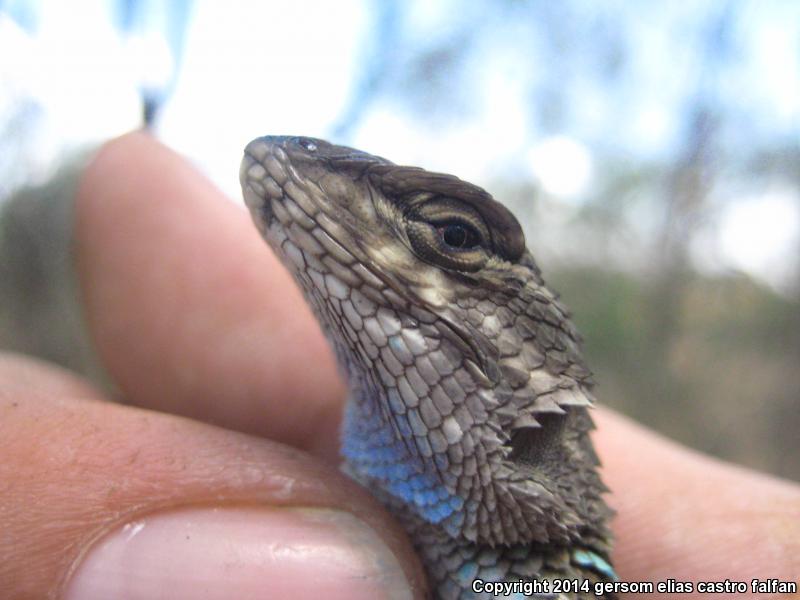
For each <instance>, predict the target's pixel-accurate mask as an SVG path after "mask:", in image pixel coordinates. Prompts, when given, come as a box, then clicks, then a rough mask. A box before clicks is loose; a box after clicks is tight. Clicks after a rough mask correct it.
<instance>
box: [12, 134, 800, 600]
mask: <svg viewBox="0 0 800 600" xmlns="http://www.w3.org/2000/svg"><path fill="white" fill-rule="evenodd" d="M75 227H76V228H75V251H76V252H75V256H76V260H77V268H78V274H79V279H80V282H81V291H82V296H83V298H84V304H85V310H86V321H87V326H88V328H89V330H90V332H91V334H92V337H93V339H94V341H95V345H96V348H97V350H98V353H99V355H100V357H101V359H102V361H103V363H104V365H105V367H106V369H107V370H108V372H109V373H110V374H111V376H112V378H113V379H114V381H115V382H116V383H117V385H118V386H119V389H120V391H121V396H122V398H123V400H124V401H125V402H126V403H127V404H128V405H130V406H121V405H118V404H111V403H106V402H100V401H99V400H102V394H101V393H100V392H98V391H97V390H95V389H94V388H93V387H92V386H91V385H90V384H88V383H87V382H85V381H82V380H80V379H78V378H76V377H74V376H72V375H69V374H67V373H65V372H63V371H59V370H57V369H55V368H52V367H47V366H44V365H42V364H39V363H35V362H31V361H28V360H26V359H21V358H14V357H7V358H5V359H4V360H3V361H2V362H0V411H2V416H0V455H2V456H4V457H6V458H5V459H4V461H3V463H2V465H0V531H2V535H0V557H2V559H3V560H2V563H0V590H9V591H10V593H7V594H5V596H4V597H9V598H28V597H35V598H39V597H57V598H70V599H71V598H81V599H89V598H111V597H113V598H120V599H124V598H137V599H138V598H142V599H144V598H154V597H164V596H159V595H158V594H162V595H163V594H166V596H168V597H169V598H184V597H185V598H197V597H204V598H220V599H221V598H248V597H253V598H255V597H283V596H288V595H290V594H291V595H292V596H294V597H296V598H298V599H299V598H305V597H308V598H317V597H326V598H337V597H341V598H359V597H369V598H380V597H391V598H406V597H410V596H411V594H416V595H417V596H419V595H421V589H422V584H421V574H420V573H421V572H420V569H419V566H418V564H417V562H416V560H415V558H414V557H413V554H412V552H411V550H410V548H409V546H408V543H407V541H406V540H405V538H404V536H403V535H402V533H401V532H400V531H399V529H398V528H397V527H396V526H395V525H394V524H393V523H392V521H391V519H390V518H389V517H388V516H387V515H386V513H385V512H384V511H383V510H382V509H381V508H380V507H379V506H377V504H376V503H375V502H373V501H372V500H371V499H370V498H369V496H368V494H367V493H366V492H365V491H364V490H362V489H361V488H359V487H358V486H356V485H355V484H353V483H351V482H349V481H348V480H347V479H346V478H345V477H343V476H341V475H339V474H338V472H337V469H336V466H335V465H336V462H337V451H336V447H337V427H338V420H339V414H340V409H341V406H342V402H343V398H344V388H343V386H342V383H341V382H340V380H339V378H338V377H337V375H336V371H335V368H334V366H333V362H332V359H331V356H330V353H329V351H328V349H327V346H326V345H325V343H324V340H323V339H322V336H321V335H320V333H319V330H318V328H317V326H316V324H315V322H314V320H313V317H312V316H311V314H310V312H309V310H308V309H307V308H306V305H305V303H304V301H303V300H302V298H301V296H300V294H299V292H298V291H297V289H296V288H295V286H294V284H293V283H292V282H291V279H290V278H289V276H288V274H286V272H285V271H284V270H283V268H282V267H281V266H280V265H279V263H278V262H277V261H276V259H275V258H274V257H273V256H272V255H271V253H270V252H269V251H268V250H267V249H266V246H265V245H264V243H263V242H262V240H261V239H260V237H259V236H258V234H257V233H256V231H255V228H253V226H252V225H251V223H250V221H249V217H248V216H247V215H246V213H245V212H244V211H243V210H240V209H238V208H237V207H235V206H234V205H233V204H231V203H228V202H225V199H224V198H223V197H221V194H220V193H219V192H218V191H217V190H216V189H214V188H213V187H212V186H211V185H210V184H209V183H208V182H207V181H206V180H205V179H204V178H203V177H202V176H200V175H199V174H198V173H197V172H196V171H194V170H193V169H192V168H191V167H189V166H188V165H187V164H186V162H185V161H184V160H182V159H181V158H180V157H178V156H177V155H175V154H174V153H172V152H171V151H169V150H167V149H166V148H164V147H163V146H161V145H159V144H158V143H157V142H155V141H154V140H153V139H151V138H150V137H148V136H146V135H143V134H131V135H128V136H125V137H123V138H120V139H118V140H115V141H114V142H111V143H110V144H108V145H107V146H106V147H105V148H104V149H103V150H101V152H100V153H99V154H98V155H97V157H96V158H95V159H94V161H93V162H92V164H91V165H90V166H89V167H88V168H87V170H86V171H85V173H84V175H83V178H82V182H81V185H80V188H79V191H78V197H77V200H76V226H75ZM170 413H171V414H170ZM171 415H180V416H179V417H176V416H171ZM185 417H188V418H185ZM596 417H597V420H598V423H599V431H598V432H597V435H596V436H595V441H596V444H597V447H598V451H599V453H600V455H601V458H602V460H603V462H604V464H605V468H604V478H605V479H606V482H607V483H608V484H609V487H611V488H612V490H614V493H613V494H612V495H611V496H610V503H611V504H612V506H614V507H615V508H616V509H617V510H618V511H619V514H618V516H617V518H616V520H615V522H614V527H615V531H616V533H617V538H618V539H617V546H616V551H615V565H616V567H617V571H618V572H619V574H620V577H621V579H622V580H625V581H660V580H666V579H667V578H673V579H676V580H680V581H721V580H724V579H725V578H726V577H728V578H730V579H734V580H736V581H747V582H748V583H749V581H750V579H752V578H756V577H757V578H760V579H766V578H768V577H774V578H779V579H783V580H791V579H792V578H795V580H796V578H797V574H798V573H800V558H798V557H800V518H798V517H800V490H798V487H797V486H796V485H793V484H790V483H788V482H781V481H778V480H775V479H772V478H768V477H765V476H761V475H758V474H755V473H751V472H748V471H746V470H744V469H739V468H736V467H732V466H728V465H724V464H722V463H719V462H717V461H714V460H712V459H708V458H705V457H702V456H700V455H698V454H696V453H693V452H691V451H688V450H686V449H683V448H680V447H678V446H677V445H675V444H672V443H671V442H668V441H665V440H663V439H661V438H659V437H658V436H656V435H655V434H652V433H649V432H647V431H646V430H644V429H642V428H640V427H638V426H636V425H634V424H632V423H630V422H628V421H627V420H625V419H624V418H622V417H619V416H615V415H613V414H612V413H610V412H609V411H597V413H596ZM203 423H211V424H214V425H216V427H215V426H209V425H206V424H203ZM235 432H243V433H244V434H243V433H235ZM245 434H249V435H245ZM264 438H266V439H264ZM297 449H299V450H302V451H305V452H307V453H308V454H305V453H303V452H299V451H298V450H297ZM309 455H310V456H309ZM309 508H312V509H313V510H308V509H309ZM203 593H205V594H206V595H205V596H202V594H203ZM382 594H383V596H382ZM392 594H393V595H392ZM753 596H754V595H750V596H749V597H753ZM631 597H633V596H631ZM662 597H672V596H671V595H668V594H667V595H662ZM674 597H675V598H678V597H680V598H689V597H692V596H691V595H686V594H680V595H679V594H675V595H674Z"/></svg>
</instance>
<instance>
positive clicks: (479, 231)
mask: <svg viewBox="0 0 800 600" xmlns="http://www.w3.org/2000/svg"><path fill="white" fill-rule="evenodd" d="M405 229H406V235H407V236H408V241H409V242H410V244H411V249H412V250H413V251H414V253H415V254H416V255H417V256H418V257H419V258H421V259H422V260H424V261H425V262H429V263H432V264H435V265H438V266H440V267H444V268H446V269H453V270H456V271H468V272H471V271H477V270H479V269H480V268H482V267H483V265H484V264H486V261H487V260H488V258H489V256H490V255H491V254H492V253H493V247H492V242H491V239H492V238H491V234H490V233H489V228H488V227H487V226H486V223H485V222H484V220H483V218H482V217H481V215H480V213H478V211H476V210H475V209H474V208H472V207H471V206H469V205H467V204H466V203H464V202H463V201H461V200H458V199H456V198H445V197H436V198H433V199H432V200H428V201H427V202H423V203H422V204H419V205H417V206H414V207H413V208H412V209H411V210H409V211H408V213H406V219H405Z"/></svg>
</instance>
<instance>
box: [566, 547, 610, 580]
mask: <svg viewBox="0 0 800 600" xmlns="http://www.w3.org/2000/svg"><path fill="white" fill-rule="evenodd" d="M572 560H573V562H575V564H576V565H580V566H582V567H587V568H589V569H594V570H595V571H597V572H598V573H601V574H602V575H605V576H606V577H608V578H609V579H613V580H614V581H617V580H618V579H619V577H617V574H616V572H615V571H614V569H613V567H612V566H611V565H610V564H608V562H606V561H605V560H603V557H601V556H600V555H599V554H595V553H594V552H592V551H590V550H575V551H573V553H572Z"/></svg>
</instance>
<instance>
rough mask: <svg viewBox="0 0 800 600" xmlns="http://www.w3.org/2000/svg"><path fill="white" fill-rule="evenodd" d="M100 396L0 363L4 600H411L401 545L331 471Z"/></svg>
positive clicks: (265, 445)
mask: <svg viewBox="0 0 800 600" xmlns="http://www.w3.org/2000/svg"><path fill="white" fill-rule="evenodd" d="M101 399H102V398H101V397H100V395H99V394H98V392H96V391H95V390H94V389H92V388H91V387H89V386H88V385H87V384H85V383H84V382H82V381H80V380H78V379H76V378H75V377H73V376H71V375H68V374H66V373H64V372H62V371H59V370H56V369H55V368H51V367H47V366H44V365H42V364H40V363H35V362H33V361H30V360H27V359H21V358H14V357H8V356H6V357H0V455H1V456H3V457H4V458H3V460H2V461H0V557H2V560H0V590H2V592H3V593H2V594H0V595H1V596H2V597H3V598H8V599H15V598H20V599H21V598H54V597H58V598H65V599H67V600H76V599H81V600H92V599H95V598H97V599H100V598H103V599H107V598H115V599H117V600H138V599H141V600H144V599H148V600H151V599H153V598H166V597H169V598H171V599H178V600H180V599H182V598H187V599H188V598H199V597H203V598H207V599H219V600H222V599H229V598H230V599H233V598H235V599H248V598H272V597H276V598H279V597H293V598H296V599H298V600H299V599H301V598H309V599H311V598H314V599H316V598H320V597H325V598H392V599H395V598H398V599H399V598H412V597H414V596H415V595H416V596H421V595H422V583H421V582H422V576H421V573H420V570H419V566H418V565H417V564H416V561H415V559H414V558H413V554H412V551H411V549H410V547H409V545H408V543H407V542H406V541H405V538H404V536H403V535H402V533H401V532H400V531H399V530H398V529H397V528H396V526H395V525H393V523H392V521H391V519H390V518H389V517H388V515H387V514H386V513H385V512H384V511H383V510H382V509H381V508H380V507H379V506H378V505H377V504H376V503H375V502H373V501H372V500H371V499H370V498H369V496H368V494H367V493H366V492H365V491H364V490H362V489H360V488H359V487H358V486H357V485H356V484H354V483H352V482H350V481H349V480H347V479H346V478H345V477H343V476H341V475H340V474H339V473H337V472H336V471H334V470H331V469H330V468H329V467H327V466H325V465H323V464H322V463H320V462H318V461H315V460H314V459H312V458H310V457H309V456H307V455H305V454H304V453H302V452H300V451H297V450H293V449H290V448H289V447H287V446H283V445H281V444H277V443H273V442H269V441H266V440H260V439H257V438H253V437H250V436H247V435H243V434H239V433H233V432H230V431H226V430H222V429H219V428H215V427H212V426H208V425H203V424H199V423H196V422H193V421H190V420H188V419H185V418H181V417H174V416H168V415H164V414H160V413H155V412H150V411H146V410H141V409H135V408H130V407H125V406H119V405H115V404H111V403H107V402H101V401H97V400H101ZM221 401H222V399H221Z"/></svg>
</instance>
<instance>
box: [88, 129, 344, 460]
mask: <svg viewBox="0 0 800 600" xmlns="http://www.w3.org/2000/svg"><path fill="white" fill-rule="evenodd" d="M76 213H77V217H76V218H77V221H76V235H75V237H76V254H77V262H78V272H79V278H80V281H81V287H82V290H83V295H84V299H85V305H86V312H87V321H88V325H89V329H90V332H91V335H92V337H93V339H94V341H95V344H96V346H97V349H98V353H99V354H100V356H101V358H102V360H103V362H104V364H105V366H106V367H107V369H108V371H109V372H110V373H111V375H112V377H113V379H114V380H115V381H116V382H117V384H118V385H119V386H120V388H121V389H122V391H123V393H124V395H125V396H126V398H127V399H128V401H130V402H132V403H134V404H136V405H139V406H145V407H149V408H155V409H158V410H162V411H166V412H172V413H176V414H182V415H186V416H190V417H193V418H196V419H199V420H204V421H209V422H213V423H216V424H219V425H223V426H225V427H228V428H231V429H236V430H239V431H245V432H248V433H256V434H259V435H263V436H266V437H270V438H273V439H276V440H279V441H283V442H286V443H289V444H292V445H296V446H299V447H303V448H306V449H311V450H314V451H317V452H319V453H320V455H324V456H328V457H330V456H331V454H332V449H333V448H334V447H335V444H336V435H337V425H338V419H339V412H340V408H341V403H342V399H343V396H344V388H343V384H342V382H341V381H340V379H339V377H338V375H337V373H336V368H335V364H334V362H333V359H332V356H331V353H330V350H329V348H328V346H327V344H326V343H325V341H324V339H323V337H322V335H321V332H320V330H319V327H318V326H317V324H316V322H315V321H314V319H313V317H312V316H311V313H310V311H309V309H308V307H307V306H306V304H305V302H303V300H302V297H301V295H300V293H299V290H298V289H297V288H296V286H295V285H294V283H293V281H292V280H291V278H290V277H289V275H288V273H287V272H286V271H285V269H283V267H282V266H281V265H280V264H279V263H278V261H277V259H276V258H275V257H274V256H273V255H272V254H271V252H270V251H269V250H268V249H267V247H266V245H265V244H264V243H263V242H262V240H261V239H260V237H259V236H258V234H257V232H256V230H255V228H254V227H253V225H252V223H251V222H250V219H249V217H248V216H247V214H246V213H245V211H244V210H243V209H241V208H239V207H237V206H235V205H234V204H233V203H232V202H229V201H227V199H226V198H225V197H224V196H223V194H222V193H221V192H220V191H219V190H218V189H216V188H215V187H214V186H213V185H212V184H211V183H210V182H209V181H208V180H207V179H206V178H205V177H204V176H203V175H202V174H200V173H199V172H197V170H195V169H194V168H193V167H192V166H191V165H189V164H188V163H187V162H186V161H185V160H184V159H183V158H181V157H180V156H179V155H178V154H176V153H175V152H173V151H172V150H170V149H168V148H166V147H165V146H163V145H162V144H160V143H158V142H157V141H156V140H154V139H153V138H152V137H150V136H148V135H146V134H143V133H133V134H128V135H126V136H123V137H121V138H118V139H116V140H114V141H112V142H109V143H108V144H107V145H106V146H104V147H103V148H102V149H101V150H100V151H99V152H98V154H97V155H96V157H95V159H94V160H93V161H92V163H91V164H90V165H89V167H88V168H87V169H86V171H85V173H84V177H83V179H82V181H81V185H80V186H79V190H78V198H77V210H76Z"/></svg>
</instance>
